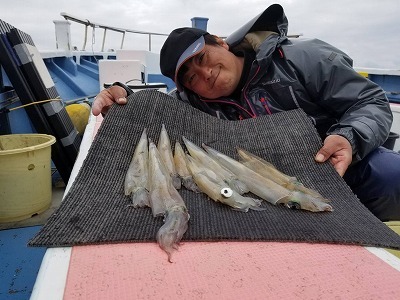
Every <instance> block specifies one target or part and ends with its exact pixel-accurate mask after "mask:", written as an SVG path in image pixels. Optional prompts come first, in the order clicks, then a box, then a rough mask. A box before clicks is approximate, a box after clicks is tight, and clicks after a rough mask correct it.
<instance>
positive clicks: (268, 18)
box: [225, 4, 288, 48]
mask: <svg viewBox="0 0 400 300" xmlns="http://www.w3.org/2000/svg"><path fill="white" fill-rule="evenodd" d="M253 31H273V32H276V33H278V34H279V35H280V36H286V35H287V31H288V20H287V18H286V15H285V13H284V11H283V7H282V6H281V5H279V4H272V5H270V6H269V7H268V8H267V9H266V10H264V11H263V12H262V13H260V14H259V15H257V16H256V17H254V18H253V19H252V20H250V21H249V22H247V23H246V24H245V25H243V26H242V27H240V28H239V29H237V30H236V31H235V32H233V33H232V34H230V35H229V36H228V37H227V38H226V40H225V41H226V43H227V44H228V45H229V47H230V48H233V47H235V46H236V45H238V44H239V43H240V42H241V41H242V40H243V38H244V37H245V35H246V34H247V33H249V32H253Z"/></svg>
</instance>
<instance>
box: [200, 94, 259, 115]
mask: <svg viewBox="0 0 400 300" xmlns="http://www.w3.org/2000/svg"><path fill="white" fill-rule="evenodd" d="M201 101H203V102H206V103H223V104H229V105H233V106H236V107H237V108H239V110H241V111H243V112H244V113H245V114H246V115H248V116H249V117H250V118H255V117H256V116H255V115H253V114H252V113H251V112H249V111H248V110H247V109H245V108H244V107H243V106H241V105H239V104H237V103H236V102H234V101H227V100H209V99H201ZM239 119H240V120H243V119H244V117H243V116H242V115H239Z"/></svg>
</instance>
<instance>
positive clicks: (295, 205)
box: [286, 201, 301, 209]
mask: <svg viewBox="0 0 400 300" xmlns="http://www.w3.org/2000/svg"><path fill="white" fill-rule="evenodd" d="M286 207H287V208H290V209H301V205H300V203H298V202H294V201H289V202H288V203H286Z"/></svg>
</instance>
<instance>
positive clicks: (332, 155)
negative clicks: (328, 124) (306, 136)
mask: <svg viewBox="0 0 400 300" xmlns="http://www.w3.org/2000/svg"><path fill="white" fill-rule="evenodd" d="M352 157H353V151H352V148H351V145H350V142H349V141H348V140H347V139H346V138H344V137H343V136H341V135H336V134H332V135H329V136H327V137H326V139H325V140H324V145H323V146H322V148H321V149H320V150H319V151H318V153H317V154H316V156H315V160H316V161H317V162H324V161H326V160H328V159H329V161H330V162H331V164H332V165H333V167H334V168H335V170H336V171H337V172H338V173H339V175H340V176H342V177H343V175H344V173H345V172H346V170H347V168H348V167H349V165H350V164H351V161H352Z"/></svg>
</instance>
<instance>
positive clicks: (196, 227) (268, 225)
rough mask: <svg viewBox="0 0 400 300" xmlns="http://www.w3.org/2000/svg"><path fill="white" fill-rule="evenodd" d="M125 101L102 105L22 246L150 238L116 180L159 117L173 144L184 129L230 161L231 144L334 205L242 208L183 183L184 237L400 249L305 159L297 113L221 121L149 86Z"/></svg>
mask: <svg viewBox="0 0 400 300" xmlns="http://www.w3.org/2000/svg"><path fill="white" fill-rule="evenodd" d="M128 100H129V101H128V104H127V105H125V106H118V105H114V106H113V107H112V108H111V109H110V111H109V112H108V114H107V115H106V117H105V118H104V120H103V123H102V125H101V127H100V129H99V131H98V133H97V135H96V137H95V139H94V141H93V144H92V146H91V148H90V150H89V153H88V155H87V158H86V159H85V161H84V162H83V165H82V168H81V169H80V171H79V173H78V175H77V177H76V179H75V182H74V183H73V185H72V187H71V189H70V191H69V193H68V195H66V197H65V198H64V200H63V202H62V204H61V206H60V208H59V209H58V210H57V211H56V212H55V213H54V214H53V215H52V216H51V217H50V219H49V220H48V222H47V223H46V224H45V225H44V226H43V228H42V229H41V230H40V232H39V233H38V234H37V235H36V236H35V237H33V238H32V239H31V241H30V242H29V245H30V246H47V247H55V246H72V245H84V244H99V243H116V242H145V241H152V242H154V241H155V237H156V233H157V231H158V229H159V228H160V227H161V226H162V224H163V219H162V218H161V217H159V218H153V216H152V214H151V209H150V208H142V209H134V208H132V207H128V205H129V204H130V199H129V197H127V196H125V195H124V192H123V186H124V178H125V173H126V171H127V169H128V166H129V163H130V160H131V158H132V155H133V152H134V149H135V146H136V143H137V142H138V140H139V138H140V135H141V133H142V131H143V128H145V127H146V128H147V130H148V137H149V138H151V139H152V140H153V141H155V142H157V141H158V137H159V134H160V130H161V126H162V124H165V126H166V129H167V131H168V134H169V137H170V139H171V143H172V144H173V145H174V144H175V140H176V139H178V140H180V141H181V136H182V135H183V136H185V137H187V138H188V139H189V140H191V141H192V142H194V143H196V144H197V145H200V144H201V143H206V144H208V145H209V146H211V147H213V148H215V149H217V150H219V151H221V152H223V153H225V154H228V155H230V156H231V157H234V158H236V159H237V158H238V157H237V155H236V152H235V146H241V147H242V148H244V149H246V150H248V151H250V152H253V153H254V154H256V155H259V156H261V157H263V158H265V159H266V160H267V161H269V162H271V163H273V164H274V165H275V166H276V167H277V168H278V169H280V170H281V171H283V172H285V173H286V174H289V175H292V176H296V177H297V178H298V179H299V180H300V181H301V182H302V183H303V184H304V185H305V186H308V187H311V188H314V189H316V190H318V191H319V192H320V193H321V194H322V195H323V196H325V197H326V198H329V199H331V200H332V203H331V204H332V206H333V208H334V211H333V212H324V213H312V212H307V211H300V210H290V209H288V208H285V207H281V206H273V205H271V204H269V203H263V205H262V206H263V207H265V208H266V210H265V211H249V212H247V213H244V212H239V211H235V210H232V209H230V208H229V207H227V206H224V205H222V204H220V203H215V202H213V201H211V200H210V199H208V198H207V196H205V195H204V194H195V193H193V192H191V191H187V190H185V189H184V188H182V189H181V190H180V193H181V195H182V197H183V199H184V200H185V202H186V205H187V207H188V210H189V213H190V221H189V228H188V230H187V232H186V234H185V235H184V236H183V240H186V241H218V240H237V241H296V242H311V243H316V242H318V243H341V244H354V245H367V246H380V247H387V248H394V249H400V237H399V236H398V235H397V234H396V233H394V232H393V231H392V230H390V229H389V228H388V227H387V226H386V225H385V224H383V223H382V222H380V221H379V220H378V219H377V218H376V217H374V216H373V215H372V214H371V213H370V212H369V211H368V210H367V209H366V208H365V207H364V206H363V205H362V204H361V203H360V202H359V200H358V199H357V197H356V196H355V195H354V194H353V193H352V191H351V190H350V188H349V187H348V186H347V185H346V184H345V182H344V181H343V180H342V178H341V177H340V176H339V175H338V174H337V173H336V171H335V170H334V169H333V168H332V166H331V165H330V164H329V163H324V164H318V163H316V162H315V161H314V155H315V153H316V152H317V150H318V149H319V148H320V146H321V145H322V143H321V139H320V137H319V136H318V134H317V131H316V129H315V128H314V126H313V125H312V123H311V121H310V120H309V118H308V117H307V116H306V115H305V113H304V112H303V111H302V110H292V111H288V112H282V113H277V114H273V115H271V116H262V117H258V118H256V119H248V120H243V121H225V120H219V119H217V118H214V117H211V116H209V115H207V114H205V113H202V112H200V111H199V110H197V109H194V108H192V107H191V106H189V105H187V104H185V103H182V102H180V101H178V100H176V99H174V98H172V97H171V96H169V95H167V94H164V93H160V92H158V91H140V92H137V93H135V94H133V95H131V96H130V97H129V99H128ZM182 145H183V143H182Z"/></svg>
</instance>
